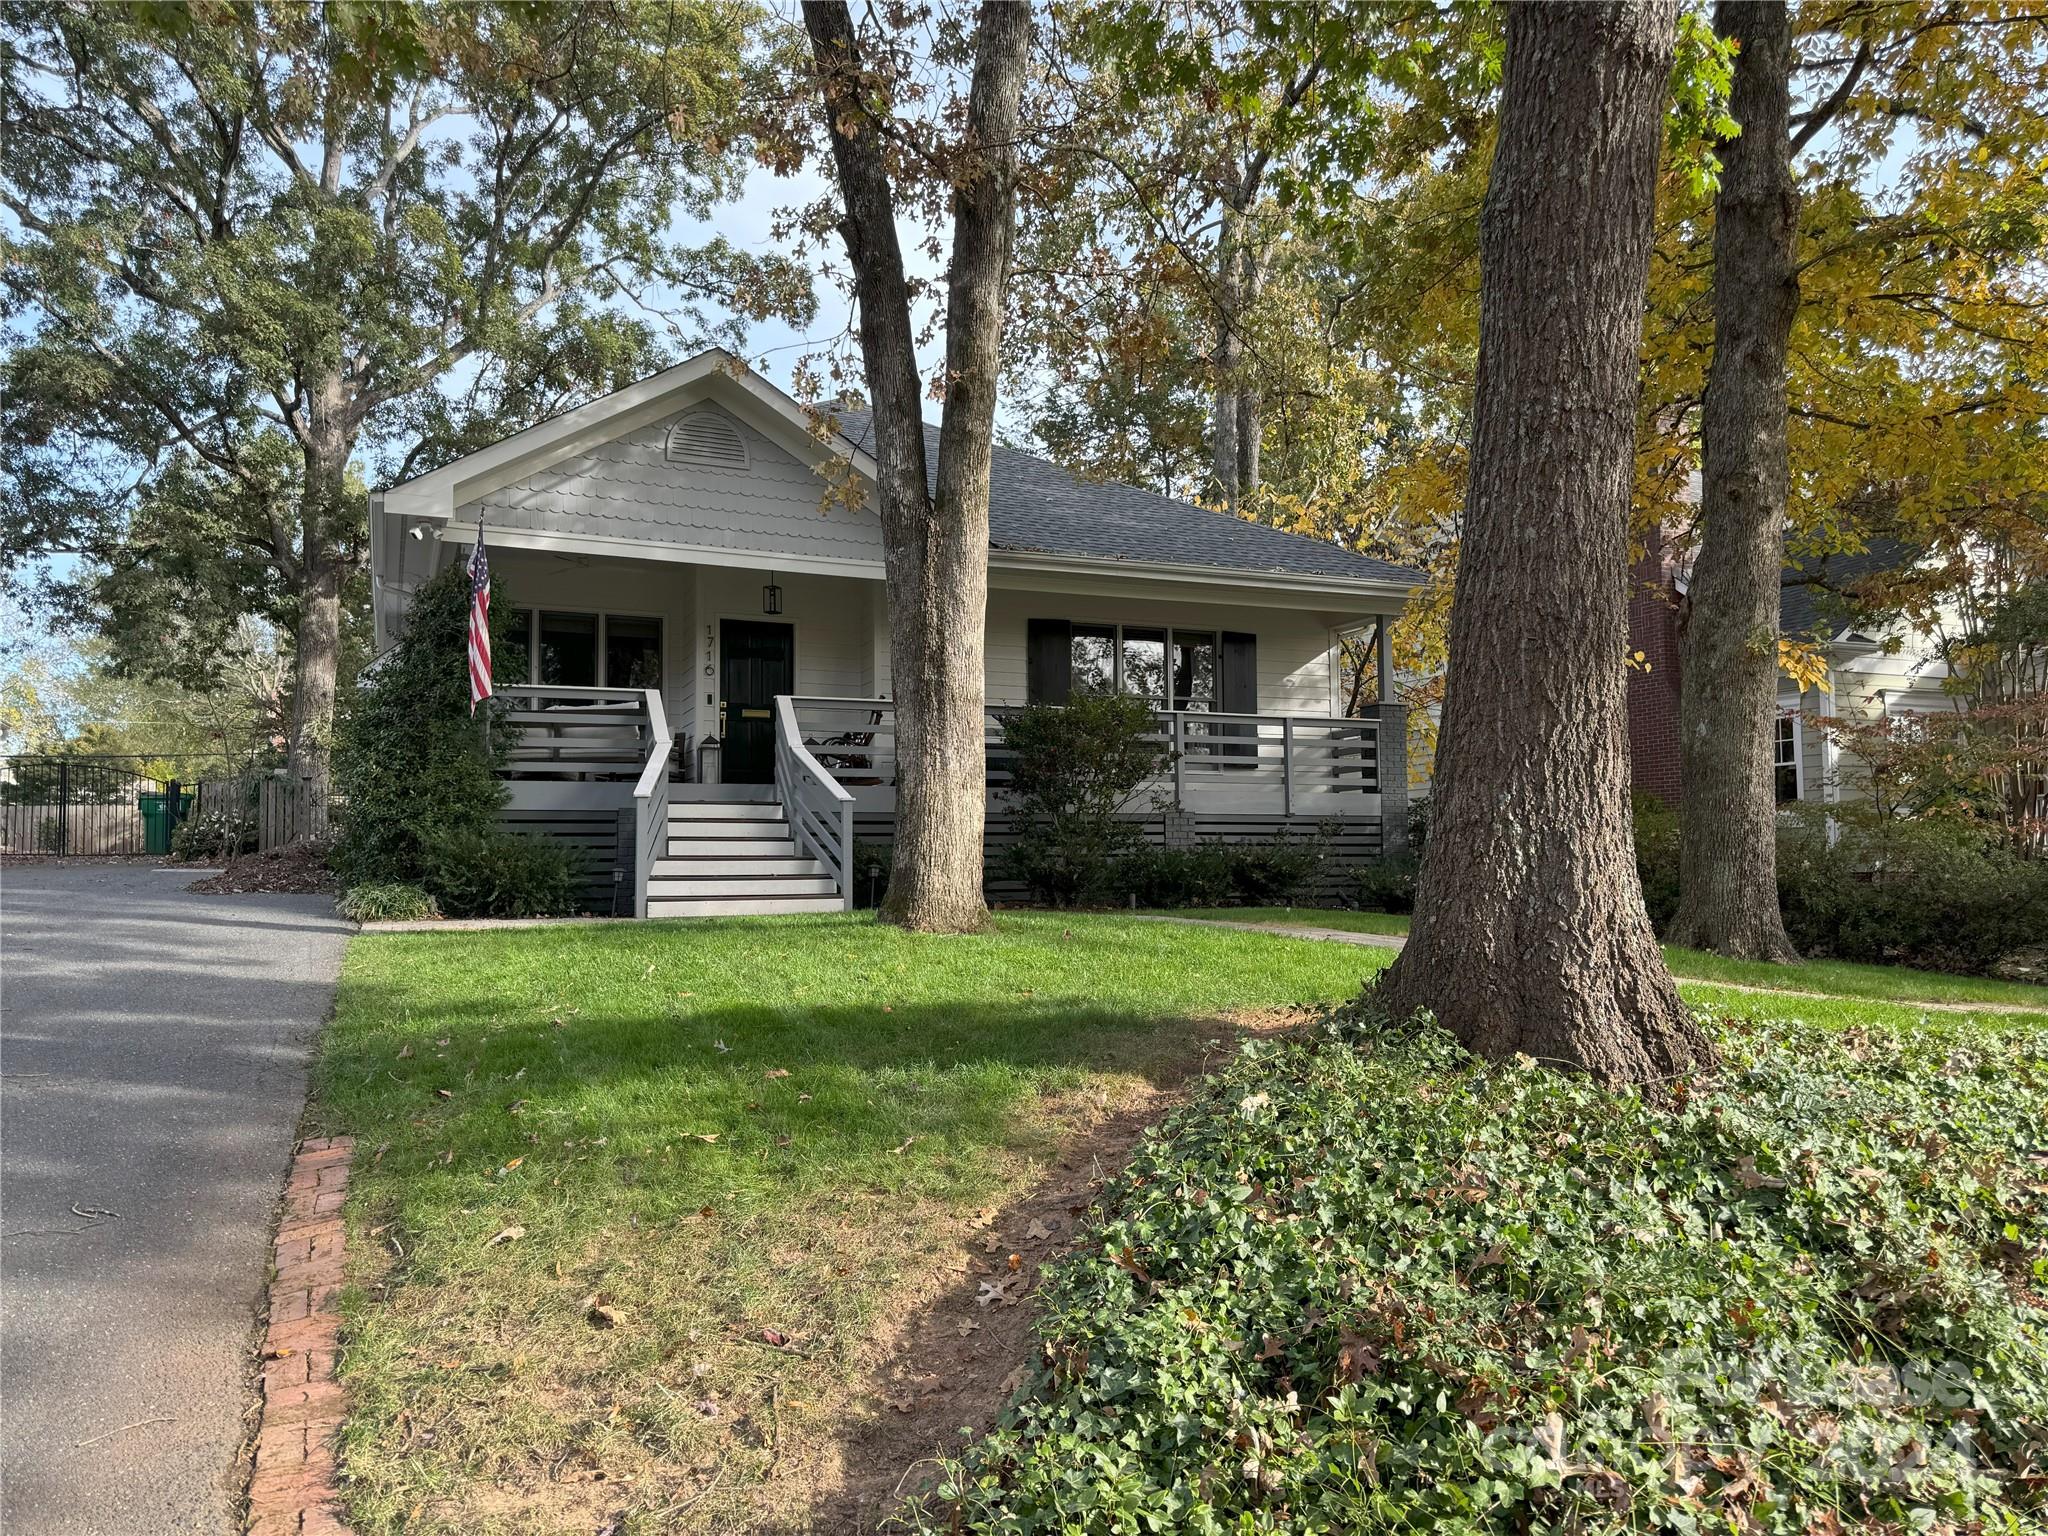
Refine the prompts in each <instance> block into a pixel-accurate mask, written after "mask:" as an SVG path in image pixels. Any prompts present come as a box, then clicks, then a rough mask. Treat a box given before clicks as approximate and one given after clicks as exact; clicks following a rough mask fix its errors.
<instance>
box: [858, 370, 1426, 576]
mask: <svg viewBox="0 0 2048 1536" xmlns="http://www.w3.org/2000/svg"><path fill="white" fill-rule="evenodd" d="M829 409H830V410H831V411H832V414H833V415H834V416H835V417H836V418H837V420H838V422H839V429H840V431H841V432H842V433H843V434H845V436H846V437H847V438H848V439H849V440H850V441H852V442H853V443H855V444H856V445H858V446H859V447H861V448H867V449H870V450H871V449H872V442H873V433H874V421H873V418H872V416H871V415H870V414H869V413H868V412H866V411H861V410H854V409H852V408H850V407H847V406H843V405H835V406H831V407H829ZM924 440H925V464H926V467H927V472H928V473H929V472H932V471H934V470H936V468H937V465H938V461H939V454H938V448H939V429H938V428H937V427H936V426H934V425H933V424H932V423H930V422H926V423H925V426H924ZM988 512H989V544H990V545H991V547H993V548H996V549H1003V550H1013V551H1017V552H1020V553H1038V554H1053V555H1084V556H1089V557H1092V558H1095V559H1101V560H1138V561H1159V562H1163V563H1167V564H1173V565H1211V566H1217V567H1220V568H1222V569H1225V570H1236V571H1246V572H1272V573H1278V574H1286V575H1295V576H1330V577H1337V578H1339V579H1348V580H1352V581H1377V582H1393V583H1399V584H1401V585H1406V586H1413V585H1417V584H1419V583H1420V582H1421V581H1422V580H1423V576H1422V573H1421V572H1420V571H1413V570H1410V569H1408V568H1407V567H1406V566H1400V565H1392V564H1389V563H1388V562H1387V561H1385V560H1374V559H1372V558H1371V557H1370V556H1367V555H1356V554H1353V553H1352V552H1351V551H1350V550H1348V549H1340V548H1339V547H1338V546H1337V545H1335V544H1332V543H1330V542H1329V541H1327V540H1325V539H1317V538H1311V537H1309V536H1308V535H1306V534H1299V533H1287V532H1284V531H1283V530H1281V529H1278V528H1272V527H1268V526H1267V525H1266V524H1264V523H1252V522H1247V521H1245V520H1244V519H1243V518H1241V517H1233V516H1231V515H1230V514H1229V513H1227V512H1212V511H1211V510H1209V509H1208V508H1207V507H1198V506H1196V505H1194V504H1193V503H1192V502H1186V501H1176V500H1174V499H1173V498H1172V497H1171V496H1161V495H1159V494H1158V493H1157V492H1155V491H1146V490H1140V489H1139V488H1138V487H1136V486H1132V485H1112V484H1108V483H1105V482H1100V481H1092V480H1083V479H1081V478H1079V477H1078V476H1076V475H1071V474H1069V473H1068V472H1067V471H1065V470H1064V469H1061V468H1060V467H1059V466H1058V465H1057V464H1049V463H1047V462H1046V461H1045V460H1044V459H1040V458H1036V457H1034V456H1033V455H1031V454H1028V453H1025V452H1023V451H1022V450H1020V449H1016V448H1006V447H1004V446H1002V445H1001V444H1000V443H999V444H997V445H996V450H995V464H994V468H993V471H992V472H991V474H990V476H989V509H988Z"/></svg>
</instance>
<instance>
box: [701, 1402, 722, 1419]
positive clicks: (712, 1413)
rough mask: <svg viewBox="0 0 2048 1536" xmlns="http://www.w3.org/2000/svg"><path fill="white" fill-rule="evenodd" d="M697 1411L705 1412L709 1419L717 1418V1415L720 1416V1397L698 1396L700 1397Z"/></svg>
mask: <svg viewBox="0 0 2048 1536" xmlns="http://www.w3.org/2000/svg"><path fill="white" fill-rule="evenodd" d="M697 1411H698V1412H699V1413H701V1414H703V1415H704V1417H705V1418H707V1419H715V1418H717V1417H718V1399H717V1398H715V1397H700V1398H698V1399H697Z"/></svg>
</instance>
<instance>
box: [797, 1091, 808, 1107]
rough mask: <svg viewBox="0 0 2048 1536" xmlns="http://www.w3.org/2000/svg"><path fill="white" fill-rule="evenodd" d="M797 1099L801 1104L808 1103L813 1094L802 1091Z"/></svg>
mask: <svg viewBox="0 0 2048 1536" xmlns="http://www.w3.org/2000/svg"><path fill="white" fill-rule="evenodd" d="M796 1101H797V1103H799V1104H808V1103H810V1102H811V1096H810V1095H809V1094H808V1093H800V1094H798V1095H797V1096H796Z"/></svg>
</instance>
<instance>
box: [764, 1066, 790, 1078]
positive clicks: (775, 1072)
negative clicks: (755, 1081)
mask: <svg viewBox="0 0 2048 1536" xmlns="http://www.w3.org/2000/svg"><path fill="white" fill-rule="evenodd" d="M761 1075H762V1076H763V1077H787V1076H789V1069H788V1068H787V1067H770V1068H769V1069H768V1070H767V1071H766V1072H763V1073H762V1074H761Z"/></svg>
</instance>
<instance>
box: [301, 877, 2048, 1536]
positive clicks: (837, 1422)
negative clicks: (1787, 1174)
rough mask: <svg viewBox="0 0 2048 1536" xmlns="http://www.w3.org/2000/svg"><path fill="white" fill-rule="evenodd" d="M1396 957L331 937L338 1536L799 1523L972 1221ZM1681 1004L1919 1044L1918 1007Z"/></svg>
mask: <svg viewBox="0 0 2048 1536" xmlns="http://www.w3.org/2000/svg"><path fill="white" fill-rule="evenodd" d="M1219 915H1220V914H1219ZM1232 915H1233V916H1237V917H1244V918H1248V919H1250V920H1267V919H1268V918H1269V917H1270V918H1271V919H1272V920H1275V921H1295V922H1311V923H1314V924H1317V925H1322V926H1334V925H1335V922H1336V920H1341V919H1348V920H1350V921H1352V922H1372V921H1378V922H1387V921H1389V920H1388V919H1386V918H1385V917H1384V916H1376V915H1374V914H1360V913H1323V912H1306V911H1297V912H1280V911H1274V912H1271V913H1267V912H1264V911H1255V912H1250V913H1234V914H1232ZM1392 921H1399V920H1398V919H1395V920H1392ZM1392 958H1393V952H1392V951H1391V950H1386V949H1378V948H1365V947H1355V946H1347V945H1335V944H1327V943H1313V942H1307V941H1301V940H1295V939H1289V938H1285V937H1281V936H1278V935H1265V934H1253V933H1246V932H1243V931H1241V930H1237V929H1225V928H1203V927H1200V926H1196V925H1191V924H1168V923H1149V922H1131V921H1128V920H1126V919H1125V918H1123V917H1122V916H1117V915H1107V916H1105V915H1081V914H1074V915H1063V914H1043V913H1033V914H1015V915H1005V916H1002V917H1000V918H998V919H997V921H996V923H995V924H994V926H993V928H992V929H991V931H990V932H989V933H987V934H985V935H981V936H976V937H972V938H933V937H926V936H917V935H911V934H905V933H902V932H900V931H898V930H895V929H890V928H883V927H880V926H877V925H876V924H874V923H873V922H872V921H870V920H868V919H866V918H865V917H859V916H848V917H840V916H836V915H835V916H831V917H819V918H798V919H766V920H762V919H748V920H739V921H732V922H723V923H716V922H699V923H687V924H685V923H645V924H618V925H601V924H600V925H589V926H577V927H562V928H540V929H524V930H499V931H487V932H468V933H461V932H447V933H423V934H367V935H362V936H360V937H358V938H357V939H356V940H355V941H354V942H353V943H352V944H351V946H350V950H349V955H348V960H347V964H346V967H345V971H344V976H343V981H342V987H341V992H340V996H339V999H338V1002H337V1008H336V1017H335V1022H334V1025H333V1027H332V1028H331V1029H330V1031H329V1032H328V1035H327V1037H326V1040H325V1042H324V1045H323V1050H322V1056H321V1059H320V1062H319V1066H318V1077H317V1087H316V1097H315V1102H314V1107H313V1110H312V1119H313V1126H312V1128H313V1130H315V1131H316V1132H346V1133H349V1134H352V1135H354V1136H355V1137H356V1138H357V1148H358V1151H357V1158H356V1172H355V1175H354V1179H353V1182H352V1185H351V1192H350V1201H349V1207H348V1219H349V1225H350V1282H351V1286H350V1290H349V1292H348V1294H347V1297H346V1302H345V1306H346V1312H347V1318H348V1328H347V1333H346V1336H345V1343H346V1353H345V1356H344V1361H343V1376H344V1381H345V1384H346V1386H347V1389H348V1391H349V1394H350V1413H351V1417H350V1422H349V1424H348V1427H347V1429H346V1431H345V1434H346V1441H345V1447H344V1449H345V1455H346V1465H347V1467H348V1473H349V1484H348V1486H347V1489H346V1493H347V1497H348V1500H349V1505H350V1510H349V1513H350V1516H351V1521H352V1524H353V1525H354V1528H355V1529H357V1530H358V1531H359V1532H361V1533H362V1536H386V1533H396V1532H400V1531H403V1532H406V1533H408V1536H412V1533H422V1532H454V1531H461V1532H465V1533H467V1532H476V1533H479V1536H494V1533H522V1536H523V1533H528V1532H533V1533H539V1532H543V1531H547V1532H553V1531H560V1530H574V1529H607V1530H615V1531H616V1532H618V1533H619V1536H634V1533H643V1532H653V1531H664V1532H666V1531H693V1530H720V1531H724V1530H747V1529H783V1528H792V1529H794V1528H802V1525H803V1519H804V1514H805V1511H806V1508H807V1505H806V1503H805V1501H806V1499H807V1498H808V1497H809V1494H808V1493H807V1492H806V1490H807V1489H809V1488H812V1487H815V1486H816V1485H818V1484H820V1483H822V1482H829V1481H830V1480H831V1478H832V1477H833V1476H834V1475H835V1467H834V1464H833V1460H832V1458H833V1457H834V1456H835V1455H836V1454H839V1452H838V1450H837V1449H836V1447H839V1446H841V1445H842V1444H843V1443H844V1442H843V1440H842V1439H841V1438H839V1437H840V1436H841V1435H842V1432H843V1430H844V1427H845V1424H846V1422H847V1419H848V1417H849V1415H848V1403H849V1393H850V1390H851V1388H850V1385H849V1384H850V1383H852V1382H853V1381H855V1380H856V1379H860V1378H861V1376H862V1373H863V1372H864V1371H865V1370H867V1369H868V1368H870V1367H871V1366H873V1365H874V1363H875V1351H876V1349H877V1348H878V1347H879V1346H878V1345H877V1343H876V1341H877V1340H885V1339H888V1338H891V1337H893V1336H898V1335H900V1333H901V1331H902V1330H904V1329H905V1328H907V1327H909V1326H910V1325H911V1322H912V1321H913V1320H915V1319H918V1318H928V1317H929V1316H930V1315H931V1314H930V1313H928V1312H926V1311H924V1310H922V1300H921V1297H922V1295H923V1293H921V1292H920V1291H919V1289H918V1287H919V1286H920V1285H924V1286H926V1287H927V1289H928V1288H929V1282H930V1277H931V1276H932V1275H933V1274H934V1273H935V1272H936V1269H937V1266H938V1265H939V1263H940V1262H941V1259H942V1257H943V1258H944V1259H945V1260H946V1261H947V1262H951V1263H956V1264H957V1261H958V1255H959V1254H960V1253H961V1252H962V1251H963V1249H964V1248H965V1246H966V1245H965V1240H964V1236H963V1234H964V1233H965V1232H966V1230H967V1228H968V1227H969V1226H970V1225H972V1224H973V1223H974V1222H975V1221H976V1220H977V1218H978V1216H979V1215H980V1213H985V1212H987V1211H989V1210H990V1209H991V1208H995V1207H999V1206H1002V1205H1004V1204H1006V1203H1008V1202H1012V1201H1014V1200H1016V1199H1017V1198H1018V1197H1019V1196H1020V1195H1021V1194H1022V1193H1023V1192H1024V1191H1027V1190H1029V1189H1031V1188H1033V1187H1034V1186H1035V1185H1037V1184H1038V1183H1039V1182H1040V1181H1041V1180H1042V1179H1044V1178H1045V1177H1047V1176H1048V1170H1049V1168H1050V1167H1051V1164H1052V1160H1053V1157H1054V1154H1055V1151H1056V1149H1058V1148H1060V1147H1062V1146H1069V1145H1071V1144H1072V1142H1071V1138H1072V1136H1073V1134H1074V1133H1075V1131H1076V1130H1077V1129H1080V1128H1085V1127H1088V1126H1090V1125H1092V1124H1096V1123H1099V1122H1100V1121H1102V1120H1103V1119H1104V1118H1105V1117H1106V1116H1109V1115H1111V1114H1114V1113H1117V1112H1119V1111H1126V1110H1136V1109H1142V1110H1145V1111H1146V1112H1148V1113H1149V1112H1150V1111H1151V1110H1152V1109H1153V1108H1154V1107H1156V1106H1157V1105H1158V1104H1159V1102H1160V1095H1161V1093H1162V1092H1163V1091H1165V1090H1168V1089H1170V1088H1172V1087H1173V1086H1174V1085H1175V1084H1176V1083H1178V1082H1179V1081H1180V1080H1181V1079H1182V1078H1183V1077H1184V1076H1185V1074H1186V1073H1187V1072H1189V1071H1190V1070H1191V1069H1195V1068H1199V1067H1201V1066H1203V1065H1204V1064H1207V1063H1212V1062H1214V1061H1216V1060H1217V1059H1218V1056H1219V1053H1220V1051H1221V1049H1222V1048H1223V1044H1224V1042H1225V1041H1226V1040H1227V1038H1228V1034H1229V1032H1228V1030H1226V1029H1224V1028H1220V1027H1218V1026H1217V1024H1216V1022H1215V1021H1217V1020H1218V1019H1220V1018H1222V1017H1223V1016H1225V1015H1232V1014H1239V1013H1244V1012H1253V1013H1256V1012H1260V1011H1269V1010H1275V1009H1283V1008H1288V1007H1291V1006H1294V1005H1302V1004H1309V1005H1314V1004H1323V1003H1328V1002H1333V1001H1338V1000H1342V999H1346V998H1349V997H1352V996H1354V995H1355V994H1356V993H1357V991H1358V990H1359V988H1360V985H1361V983H1362V982H1363V981H1364V980H1365V979H1366V978H1367V977H1369V976H1370V975H1372V974H1373V973H1375V972H1376V971H1377V970H1379V969H1380V968H1381V967H1383V966H1385V965H1386V964H1387V963H1389V962H1390V961H1391V959H1392ZM1810 969H1811V972H1812V975H1813V977H1814V978H1815V980H1817V981H1820V982H1823V983H1824V982H1826V981H1828V980H1838V981H1841V982H1842V984H1844V985H1847V984H1849V982H1851V981H1855V982H1857V984H1860V985H1865V986H1872V985H1875V984H1876V980H1877V977H1878V976H1879V975H1881V974H1883V973H1880V972H1878V968H1871V967H1856V968H1849V969H1851V970H1860V971H1865V972H1870V973H1873V974H1872V975H1868V976H1865V977H1862V978H1853V977H1845V976H1843V974H1842V970H1841V968H1833V967H1813V968H1810ZM1772 974H1773V975H1774V976H1776V975H1783V974H1784V973H1780V972H1773V973H1772ZM1889 974H1890V975H1892V976H1895V977H1896V978H1897V979H1898V982H1899V984H1900V985H1901V986H1904V987H1907V988H1912V987H1915V986H1924V985H1926V984H1929V983H1930V982H1932V983H1940V982H1944V981H1946V980H1948V979H1947V978H1927V977H1925V976H1924V975H1923V974H1922V973H1919V972H1909V971H1902V972H1893V973H1889ZM1802 984H1803V985H1807V986H1811V987H1812V989H1813V990H1821V989H1822V988H1821V987H1820V986H1816V985H1814V984H1813V982H1811V981H1804V982H1802ZM1685 990H1686V995H1687V996H1688V997H1689V998H1691V999H1692V1000H1693V1001H1695V1002H1696V1003H1699V1004H1702V1005H1704V1006H1711V1007H1714V1008H1715V1009H1716V1010H1717V1011H1720V1012H1723V1013H1726V1014H1728V1015H1730V1016H1734V1017H1742V1018H1753V1019H1754V1018H1768V1017H1772V1016H1776V1015H1782V1014H1785V1013H1787V1012H1795V1013H1797V1014H1799V1015H1800V1016H1802V1017H1805V1018H1808V1019H1810V1020H1812V1021H1813V1022H1815V1023H1820V1024H1832V1025H1836V1026H1851V1025H1862V1026H1865V1027H1870V1028H1874V1027H1888V1028H1896V1029H1914V1028H1918V1027H1920V1024H1921V1019H1922V1010H1920V1009H1918V1008H1916V1007H1915V1006H1914V1004H1913V1001H1912V1000H1910V995H1909V1000H1907V1001H1903V1002H1878V1001H1873V1000H1869V999H1864V998H1850V999H1839V1000H1838V999H1829V1000H1826V1001H1813V1000H1798V1001H1795V1000H1792V999H1786V998H1771V997H1765V996H1761V995H1757V994H1747V993H1742V992H1736V991H1731V990H1727V989H1725V988H1715V987H1711V986H1709V985H1706V984H1698V983H1688V984H1687V986H1686V988H1685ZM2043 990H2044V989H2023V988H2012V987H2006V988H2005V990H2004V994H2003V995H2004V996H2005V997H2011V996H2012V995H2014V994H2015V993H2018V994H2021V995H2030V994H2037V993H2040V992H2042V991H2043ZM2036 1021H2037V1022H2041V1023H2048V1010H2044V1014H2043V1015H2041V1016H2038V1018H2037V1020H2036ZM1997 1022H1998V1023H2000V1024H2001V1025H2018V1024H2021V1023H2023V1022H2025V1021H2023V1020H2021V1019H2018V1018H2010V1017H2008V1018H2003V1019H2000V1020H1998V1021H1997ZM1062 1177H1065V1175H1062ZM763 1330H774V1331H775V1333H776V1334H778V1335H782V1336H786V1337H787V1338H788V1339H789V1340H790V1347H788V1348H770V1347H768V1346H767V1345H766V1344H765V1343H764V1342H763V1341H762V1332H763ZM907 1460H908V1458H906V1461H907Z"/></svg>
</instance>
